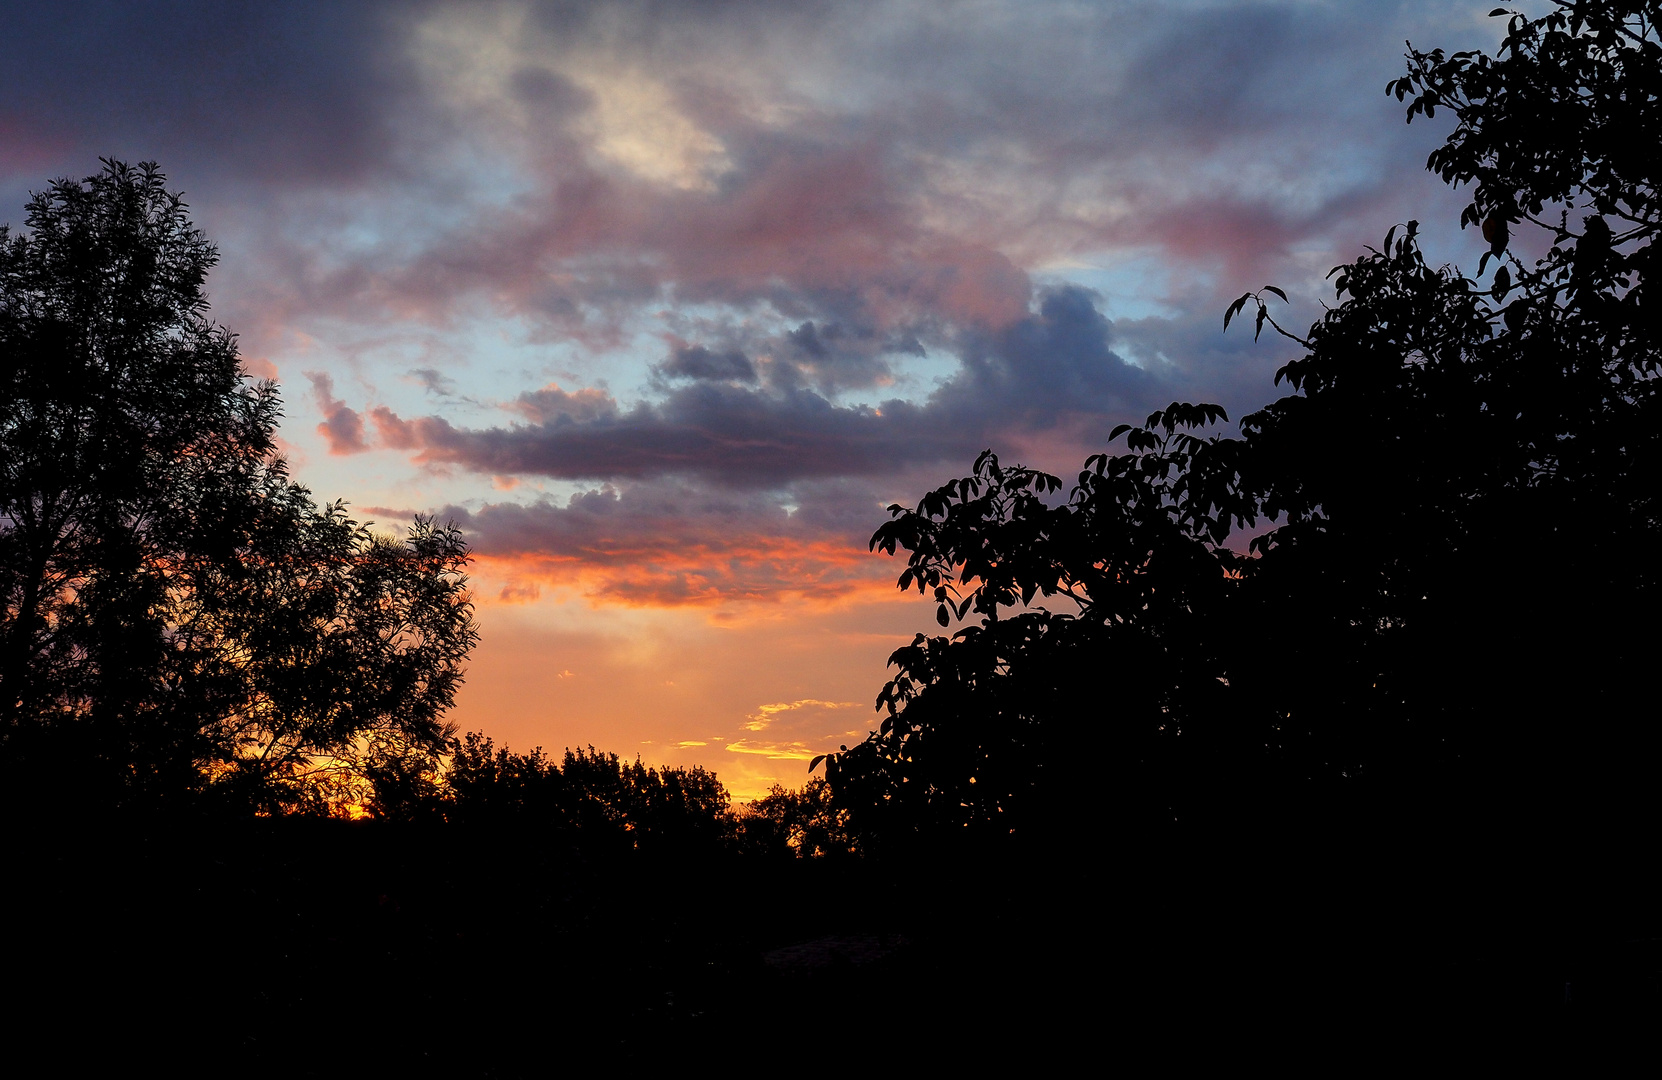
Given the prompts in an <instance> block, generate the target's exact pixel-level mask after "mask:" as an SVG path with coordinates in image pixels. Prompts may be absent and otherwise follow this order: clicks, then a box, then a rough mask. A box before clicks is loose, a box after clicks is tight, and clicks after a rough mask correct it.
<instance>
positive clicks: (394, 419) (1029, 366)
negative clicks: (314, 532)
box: [371, 287, 1167, 489]
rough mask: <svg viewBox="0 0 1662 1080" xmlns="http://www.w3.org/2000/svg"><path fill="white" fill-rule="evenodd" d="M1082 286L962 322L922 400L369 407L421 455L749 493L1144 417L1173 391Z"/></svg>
mask: <svg viewBox="0 0 1662 1080" xmlns="http://www.w3.org/2000/svg"><path fill="white" fill-rule="evenodd" d="M1095 302H1096V297H1095V296H1094V295H1093V294H1092V293H1091V292H1090V291H1089V290H1084V289H1080V288H1077V287H1063V288H1058V289H1055V290H1052V291H1050V292H1048V293H1046V294H1045V295H1044V296H1043V298H1042V300H1041V302H1040V303H1039V307H1038V310H1037V311H1036V312H1033V313H1031V314H1029V315H1028V316H1027V317H1025V318H1023V319H1019V320H1016V321H1015V322H1012V323H1009V324H1007V325H1005V326H1003V327H1001V328H998V329H996V330H983V329H974V330H968V331H964V332H962V333H961V334H960V335H959V336H958V337H957V339H956V346H957V348H958V350H959V352H960V354H961V356H962V360H963V366H962V369H961V370H960V371H959V373H958V374H956V375H954V376H953V377H952V378H951V379H949V380H948V381H947V382H946V383H945V384H944V385H943V386H941V387H940V389H939V390H937V391H936V392H935V393H934V394H933V395H931V396H930V397H929V398H928V399H927V400H926V401H924V402H923V403H922V404H914V403H912V402H910V401H907V400H904V399H898V398H897V399H891V400H886V401H883V402H882V403H881V404H878V405H864V404H849V405H839V404H836V403H834V402H832V401H830V400H828V399H827V398H826V397H824V396H822V395H820V394H819V393H816V392H815V391H813V390H808V389H803V388H793V389H784V390H778V389H771V388H752V387H746V386H739V385H733V384H730V383H723V382H713V381H710V380H705V379H700V380H696V381H694V382H692V383H691V384H690V385H680V386H677V387H675V388H674V389H672V390H671V391H669V393H668V394H667V395H666V396H665V397H664V398H663V399H662V400H661V401H658V402H647V401H642V402H639V403H637V404H635V405H634V406H633V407H630V408H624V407H623V406H622V405H620V404H619V403H618V402H617V401H616V400H615V399H614V398H612V397H611V396H609V395H607V394H606V393H604V392H602V391H600V390H598V389H595V388H586V389H583V390H580V391H576V392H568V391H565V390H562V389H560V388H559V387H558V386H553V385H551V386H548V387H545V388H543V389H542V390H538V391H532V392H527V393H524V394H521V395H520V397H519V398H518V399H516V400H515V402H514V403H513V404H512V405H511V408H512V409H513V410H514V411H516V412H518V413H519V414H520V415H522V416H524V417H525V418H526V419H527V420H529V421H530V423H525V424H515V425H511V426H507V427H490V428H462V427H458V426H456V425H453V424H451V423H450V422H449V421H448V420H446V419H445V418H443V417H440V416H428V417H420V418H415V419H404V418H402V417H400V416H398V415H396V414H395V413H393V412H391V411H390V410H388V409H386V408H377V409H374V410H372V412H371V417H372V419H373V421H374V423H375V426H376V429H377V432H378V434H379V437H380V439H381V441H382V443H383V444H384V445H386V446H389V447H393V448H397V449H406V450H414V451H416V452H417V454H416V457H417V460H418V461H421V462H427V463H443V464H447V465H458V466H461V467H464V468H467V469H470V470H473V471H475V472H481V473H487V474H491V475H512V474H520V475H535V476H544V477H549V478H553V479H563V480H597V481H605V480H640V479H648V478H654V477H661V476H671V475H679V476H689V475H691V476H701V477H704V478H705V479H706V480H707V481H717V482H720V483H723V484H727V485H732V486H735V487H740V488H753V489H777V488H780V487H783V486H786V485H789V484H791V483H794V482H796V481H799V480H806V479H813V478H826V477H839V476H840V477H854V476H864V477H875V476H881V475H885V474H893V473H895V472H898V471H903V470H905V469H907V468H910V467H913V466H917V465H926V464H936V463H941V462H948V461H958V460H961V459H967V458H969V457H972V456H973V455H974V454H975V453H976V452H977V451H979V450H980V449H982V448H983V447H985V446H986V445H989V443H990V441H992V440H994V439H996V438H998V437H999V435H1000V433H1001V432H1004V431H1007V430H1011V429H1014V430H1021V429H1023V428H1035V427H1042V426H1045V425H1048V424H1052V423H1054V422H1056V421H1057V420H1058V419H1059V418H1061V417H1063V416H1071V417H1073V418H1075V419H1083V420H1084V421H1086V422H1087V423H1088V424H1090V425H1091V426H1093V427H1094V428H1097V429H1102V430H1106V428H1107V427H1108V426H1109V425H1110V424H1111V423H1112V422H1114V421H1116V420H1119V419H1124V418H1131V417H1135V416H1137V415H1139V414H1140V413H1141V412H1144V411H1146V409H1147V407H1148V406H1149V404H1150V403H1151V402H1152V403H1163V402H1161V401H1160V399H1161V398H1162V397H1163V396H1164V395H1165V394H1166V391H1167V388H1166V387H1165V386H1164V385H1163V384H1162V382H1161V381H1160V379H1159V378H1158V377H1156V376H1154V375H1151V374H1149V373H1148V372H1146V371H1144V370H1143V369H1141V368H1138V367H1135V366H1133V365H1131V364H1128V363H1126V362H1125V360H1124V359H1122V358H1121V357H1120V356H1119V355H1118V354H1116V353H1115V352H1114V351H1113V349H1112V347H1111V338H1112V324H1111V323H1110V322H1109V320H1107V319H1106V318H1105V317H1104V316H1103V315H1102V314H1101V313H1100V312H1099V311H1098V310H1097V308H1096V306H1095Z"/></svg>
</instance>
